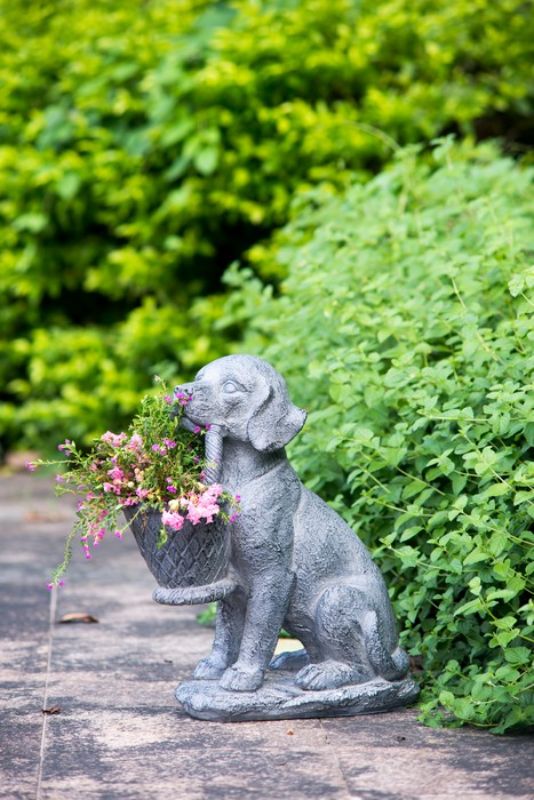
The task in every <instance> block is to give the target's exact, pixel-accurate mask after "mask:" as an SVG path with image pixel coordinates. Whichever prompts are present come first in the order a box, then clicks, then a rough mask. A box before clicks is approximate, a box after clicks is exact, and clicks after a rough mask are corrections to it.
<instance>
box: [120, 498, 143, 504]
mask: <svg viewBox="0 0 534 800" xmlns="http://www.w3.org/2000/svg"><path fill="white" fill-rule="evenodd" d="M138 502H139V499H138V498H137V497H126V498H125V499H124V500H121V501H120V505H121V506H136V505H137V504H138Z"/></svg>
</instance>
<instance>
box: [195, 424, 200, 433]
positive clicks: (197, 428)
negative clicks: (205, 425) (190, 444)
mask: <svg viewBox="0 0 534 800" xmlns="http://www.w3.org/2000/svg"><path fill="white" fill-rule="evenodd" d="M201 430H202V428H201V427H200V425H195V427H194V428H193V433H200V431H201Z"/></svg>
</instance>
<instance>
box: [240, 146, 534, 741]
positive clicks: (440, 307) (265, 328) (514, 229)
mask: <svg viewBox="0 0 534 800" xmlns="http://www.w3.org/2000/svg"><path fill="white" fill-rule="evenodd" d="M533 172H534V171H533V170H532V169H529V168H525V169H521V168H520V167H519V166H518V165H516V164H514V162H512V161H511V160H509V159H507V158H502V157H499V156H498V153H497V151H496V150H495V148H494V147H493V146H489V145H483V146H482V145H481V146H479V147H478V148H476V149H473V148H472V147H470V146H468V145H463V146H457V145H453V144H452V143H451V141H450V140H448V139H446V140H442V141H441V142H440V143H439V145H437V146H436V147H435V149H434V152H433V163H430V162H429V161H428V159H423V158H421V157H420V156H419V155H418V152H417V148H407V149H405V150H403V151H402V152H400V153H399V154H398V156H397V159H396V161H395V163H394V165H393V166H392V167H391V168H390V169H387V170H385V171H384V172H383V173H382V174H381V175H379V176H378V177H376V178H375V179H373V180H372V181H371V182H369V183H367V184H366V185H359V184H357V183H356V184H354V185H353V186H352V187H351V188H350V189H349V190H348V191H347V192H346V193H345V194H344V195H343V196H342V197H340V198H329V197H328V196H327V195H325V194H324V193H321V192H320V191H318V190H316V191H314V192H312V193H311V194H310V195H309V196H308V198H307V199H306V200H303V201H302V202H301V203H300V204H299V208H298V209H296V212H295V218H294V220H293V221H292V222H291V223H290V224H289V226H287V227H286V228H285V229H283V230H282V231H281V232H279V233H278V234H277V236H276V239H275V245H276V246H273V248H272V250H271V257H273V258H274V257H275V255H276V259H277V263H276V264H274V265H272V264H267V265H266V269H274V270H277V269H281V270H282V271H287V273H288V277H287V279H286V280H285V281H284V283H283V284H282V287H281V293H280V295H279V296H276V297H275V296H273V294H272V292H270V291H268V290H266V289H265V288H263V287H262V285H261V284H260V282H259V281H258V279H257V278H255V277H254V276H253V275H252V274H251V272H250V271H247V270H242V271H238V270H237V269H233V270H232V271H231V272H230V273H229V275H228V280H229V282H230V283H231V284H232V285H233V286H234V290H235V291H234V294H233V295H232V297H231V304H230V307H229V309H228V315H229V317H230V318H231V319H235V318H238V319H241V320H248V324H249V334H248V337H247V339H246V340H245V343H244V344H241V345H240V349H246V350H248V351H252V352H257V353H258V354H261V355H262V356H265V357H266V358H268V359H270V360H271V361H272V363H274V364H275V366H276V367H277V368H278V369H279V370H280V371H281V372H282V373H283V374H284V375H286V376H287V378H288V382H289V383H290V387H291V390H292V395H293V397H294V400H295V401H296V402H297V403H298V404H299V405H302V406H304V407H307V408H308V409H309V410H310V412H311V413H310V415H309V419H308V422H307V425H306V427H305V428H304V431H303V433H302V434H301V436H300V437H299V438H298V439H297V440H296V442H295V443H294V444H293V445H292V459H293V461H294V463H295V466H296V468H297V470H298V471H299V472H300V474H301V475H302V476H303V477H304V479H305V481H306V483H307V484H308V486H310V488H312V489H314V490H316V491H318V492H319V493H320V494H321V495H323V496H324V497H325V498H329V499H331V500H333V504H334V506H335V507H336V508H337V509H338V510H339V511H340V512H341V513H342V514H343V515H344V517H345V519H346V520H347V522H348V523H349V524H350V525H351V526H352V528H353V529H354V530H355V531H356V532H357V533H358V535H359V536H360V537H361V538H362V539H363V540H364V541H365V542H367V544H368V545H369V546H370V547H371V549H372V550H373V551H374V554H375V556H376V559H377V561H378V563H379V565H380V568H381V569H382V571H383V573H384V575H385V579H386V581H387V583H388V586H389V587H390V589H391V593H392V598H393V601H394V604H395V608H396V612H397V615H398V618H399V620H400V624H401V628H402V630H403V634H402V641H403V643H404V645H405V646H406V647H407V649H408V651H409V652H410V653H411V654H412V655H414V656H419V657H421V658H422V663H423V673H422V676H421V678H422V680H423V687H424V694H423V704H422V708H423V712H424V719H425V720H426V721H427V722H430V723H431V724H440V723H441V722H442V721H443V720H444V719H447V717H448V716H450V715H452V716H453V717H454V719H455V720H456V721H457V722H470V723H472V724H475V725H480V726H486V727H489V728H491V729H492V730H493V731H495V732H499V733H501V732H503V731H505V730H508V729H511V728H514V727H516V726H525V725H532V724H534V670H533V648H532V645H533V642H534V601H533V595H532V588H533V584H534V557H533V551H534V547H533V546H534V533H533V521H534V466H533V461H532V455H533V453H534V392H533V388H534V387H533V384H532V375H533V366H534V346H533V345H534V326H533V324H532V310H533V308H534V291H533V290H534V269H533V267H532V252H533V250H534V235H533V230H534V228H533V224H532V223H533V216H534V195H533V192H532V177H533ZM273 254H275V255H273ZM334 498H335V499H334ZM440 708H441V710H440Z"/></svg>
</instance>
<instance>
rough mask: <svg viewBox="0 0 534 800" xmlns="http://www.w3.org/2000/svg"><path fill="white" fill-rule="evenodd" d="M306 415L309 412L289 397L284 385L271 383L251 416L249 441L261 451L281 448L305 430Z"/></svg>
mask: <svg viewBox="0 0 534 800" xmlns="http://www.w3.org/2000/svg"><path fill="white" fill-rule="evenodd" d="M306 417H307V413H306V411H304V410H303V409H302V408H298V407H297V406H295V405H293V403H292V402H291V401H290V400H289V398H288V396H287V391H286V390H285V387H284V388H283V389H280V388H278V387H277V389H275V388H274V387H273V386H269V389H268V391H267V392H266V393H265V394H264V397H263V398H262V400H261V401H260V403H259V405H258V406H257V408H256V409H255V410H254V412H253V413H252V415H251V417H250V419H249V422H248V427H247V436H248V440H249V442H250V444H251V445H252V447H253V448H254V449H255V450H259V451H260V452H262V453H268V452H271V451H273V450H279V449H280V448H281V447H285V445H286V444H288V442H290V441H291V439H293V438H294V437H295V436H296V435H297V433H298V432H299V431H300V430H301V429H302V426H303V425H304V423H305V422H306Z"/></svg>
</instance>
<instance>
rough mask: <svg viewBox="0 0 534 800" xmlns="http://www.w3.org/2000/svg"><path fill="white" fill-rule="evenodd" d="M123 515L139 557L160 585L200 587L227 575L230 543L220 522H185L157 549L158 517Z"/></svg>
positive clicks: (151, 514)
mask: <svg viewBox="0 0 534 800" xmlns="http://www.w3.org/2000/svg"><path fill="white" fill-rule="evenodd" d="M136 515H137V516H136ZM125 516H126V519H127V520H128V523H129V525H130V530H131V531H132V533H133V535H134V537H135V540H136V542H137V546H138V547H139V550H140V552H141V555H142V556H143V558H144V559H145V561H146V563H147V566H148V568H149V570H150V571H151V573H152V575H153V576H154V577H155V579H156V580H157V582H158V584H159V585H160V586H164V587H167V588H171V589H174V588H179V587H187V586H203V585H205V584H210V583H214V582H215V581H217V580H219V579H220V578H222V577H224V575H225V574H226V571H227V567H228V559H229V540H228V537H227V535H226V531H225V529H224V526H223V525H221V524H220V523H218V522H213V523H211V524H210V525H207V524H203V523H200V524H198V525H192V524H191V523H190V522H186V523H185V524H184V527H183V528H182V530H181V531H171V530H169V531H168V539H167V542H166V543H165V544H164V545H163V546H162V547H160V548H159V549H158V547H157V541H158V537H159V531H160V528H161V514H160V513H159V512H158V511H153V510H148V511H142V512H141V513H138V512H137V510H132V509H125Z"/></svg>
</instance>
